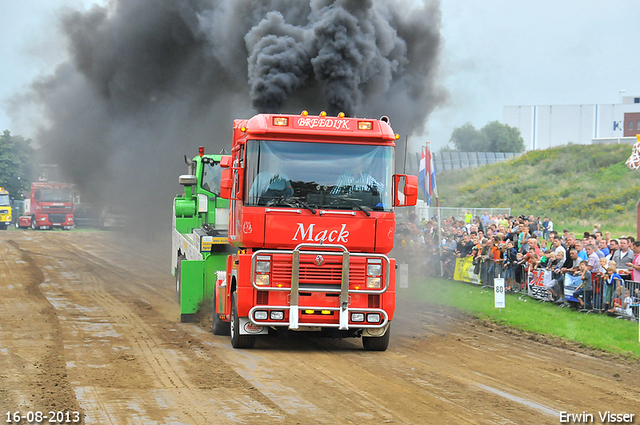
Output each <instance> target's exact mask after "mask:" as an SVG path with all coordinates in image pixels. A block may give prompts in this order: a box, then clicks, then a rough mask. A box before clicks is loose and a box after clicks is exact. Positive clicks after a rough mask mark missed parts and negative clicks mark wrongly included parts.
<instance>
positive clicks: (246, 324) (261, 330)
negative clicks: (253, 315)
mask: <svg viewBox="0 0 640 425" xmlns="http://www.w3.org/2000/svg"><path fill="white" fill-rule="evenodd" d="M238 320H239V321H240V329H239V331H240V332H238V334H240V335H268V334H269V328H268V327H266V326H258V325H254V324H253V323H251V321H249V319H248V318H246V317H239V318H238Z"/></svg>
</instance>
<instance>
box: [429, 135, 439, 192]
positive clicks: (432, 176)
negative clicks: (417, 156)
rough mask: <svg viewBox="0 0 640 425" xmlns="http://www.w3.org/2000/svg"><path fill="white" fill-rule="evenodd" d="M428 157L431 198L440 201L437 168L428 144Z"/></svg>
mask: <svg viewBox="0 0 640 425" xmlns="http://www.w3.org/2000/svg"><path fill="white" fill-rule="evenodd" d="M427 156H428V157H429V196H430V197H431V198H436V199H438V188H437V186H436V166H435V164H434V161H433V155H432V154H431V147H430V145H429V144H427Z"/></svg>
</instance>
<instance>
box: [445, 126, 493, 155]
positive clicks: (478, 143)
mask: <svg viewBox="0 0 640 425" xmlns="http://www.w3.org/2000/svg"><path fill="white" fill-rule="evenodd" d="M450 141H451V142H452V143H453V145H454V146H455V148H456V150H459V151H462V152H485V151H486V147H487V145H488V142H487V140H486V138H485V136H484V135H483V134H482V133H481V132H480V131H478V130H477V129H476V128H475V127H474V126H473V124H471V123H470V122H468V123H466V124H464V125H463V126H461V127H456V128H455V129H454V130H453V133H452V134H451V140H450Z"/></svg>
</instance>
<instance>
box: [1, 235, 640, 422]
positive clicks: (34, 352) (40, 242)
mask: <svg viewBox="0 0 640 425" xmlns="http://www.w3.org/2000/svg"><path fill="white" fill-rule="evenodd" d="M165 251H166V252H165ZM168 254H169V250H168V246H167V248H166V249H165V247H164V245H163V244H158V243H148V244H145V243H143V242H139V241H135V240H133V239H127V238H125V237H124V236H122V235H119V234H116V233H109V232H97V231H96V232H75V231H72V232H62V231H49V232H48V231H39V232H35V231H3V232H0V407H1V410H0V415H3V416H0V420H1V421H2V422H3V423H6V422H5V421H6V419H7V416H6V415H7V413H6V412H8V411H11V412H15V411H19V412H21V413H22V414H26V413H27V412H29V411H32V412H34V411H43V412H49V411H65V412H66V411H78V412H80V414H81V416H82V418H83V421H84V423H87V424H89V423H92V424H153V423H156V424H169V423H172V424H174V423H175V424H178V423H180V424H206V423H213V424H218V423H246V424H255V423H274V424H276V423H283V424H296V423H300V424H315V423H319V424H336V423H339V424H347V423H354V424H361V423H363V424H364V423H366V424H377V423H396V424H423V423H433V424H441V423H455V424H466V423H471V424H475V423H477V424H493V423H501V424H524V423H530V424H542V423H550V424H557V423H560V420H559V412H560V411H566V412H569V413H582V412H583V411H586V412H587V413H591V414H593V415H594V417H595V421H596V423H600V422H599V418H598V411H603V412H604V411H606V410H609V411H613V412H614V413H633V414H636V419H637V420H636V422H638V421H640V419H638V414H640V405H639V403H638V400H639V399H640V390H639V389H638V388H639V386H638V382H640V366H639V365H638V364H635V363H628V362H626V361H624V360H618V359H615V358H612V357H606V356H605V357H602V356H599V357H597V356H592V355H589V354H588V353H585V352H580V351H575V350H571V349H566V348H562V347H558V346H554V345H549V344H544V343H541V342H537V341H535V340H532V339H530V338H528V337H527V336H526V335H520V334H513V333H510V332H505V331H504V330H502V329H499V328H494V327H491V326H484V325H482V324H480V323H479V322H477V321H475V320H470V319H467V318H465V317H464V316H462V315H457V314H455V313H454V312H451V311H448V310H444V309H441V308H436V307H434V306H430V305H429V306H426V305H422V306H418V305H416V304H413V303H412V302H411V301H409V300H405V299H404V298H405V296H404V295H403V293H402V292H400V293H399V295H398V303H399V306H400V308H399V312H398V313H397V314H396V320H395V321H394V324H393V334H392V338H391V344H390V347H389V350H388V351H386V352H384V353H375V352H365V351H363V350H362V348H361V342H360V341H359V340H342V341H341V340H322V339H313V338H311V339H270V340H266V341H259V342H258V344H256V348H255V349H252V350H234V349H232V348H231V347H230V344H229V341H228V337H218V336H214V335H212V334H211V333H210V332H209V331H208V329H206V326H205V325H204V324H200V325H198V324H181V323H179V322H178V321H177V318H178V307H177V304H176V302H175V294H174V281H173V277H172V276H171V275H170V274H169V268H170V265H169V255H168ZM22 423H26V421H23V422H22Z"/></svg>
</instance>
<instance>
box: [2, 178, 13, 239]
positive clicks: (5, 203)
mask: <svg viewBox="0 0 640 425" xmlns="http://www.w3.org/2000/svg"><path fill="white" fill-rule="evenodd" d="M9 226H11V200H10V199H9V192H7V191H6V189H5V188H4V187H0V230H7V227H9Z"/></svg>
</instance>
